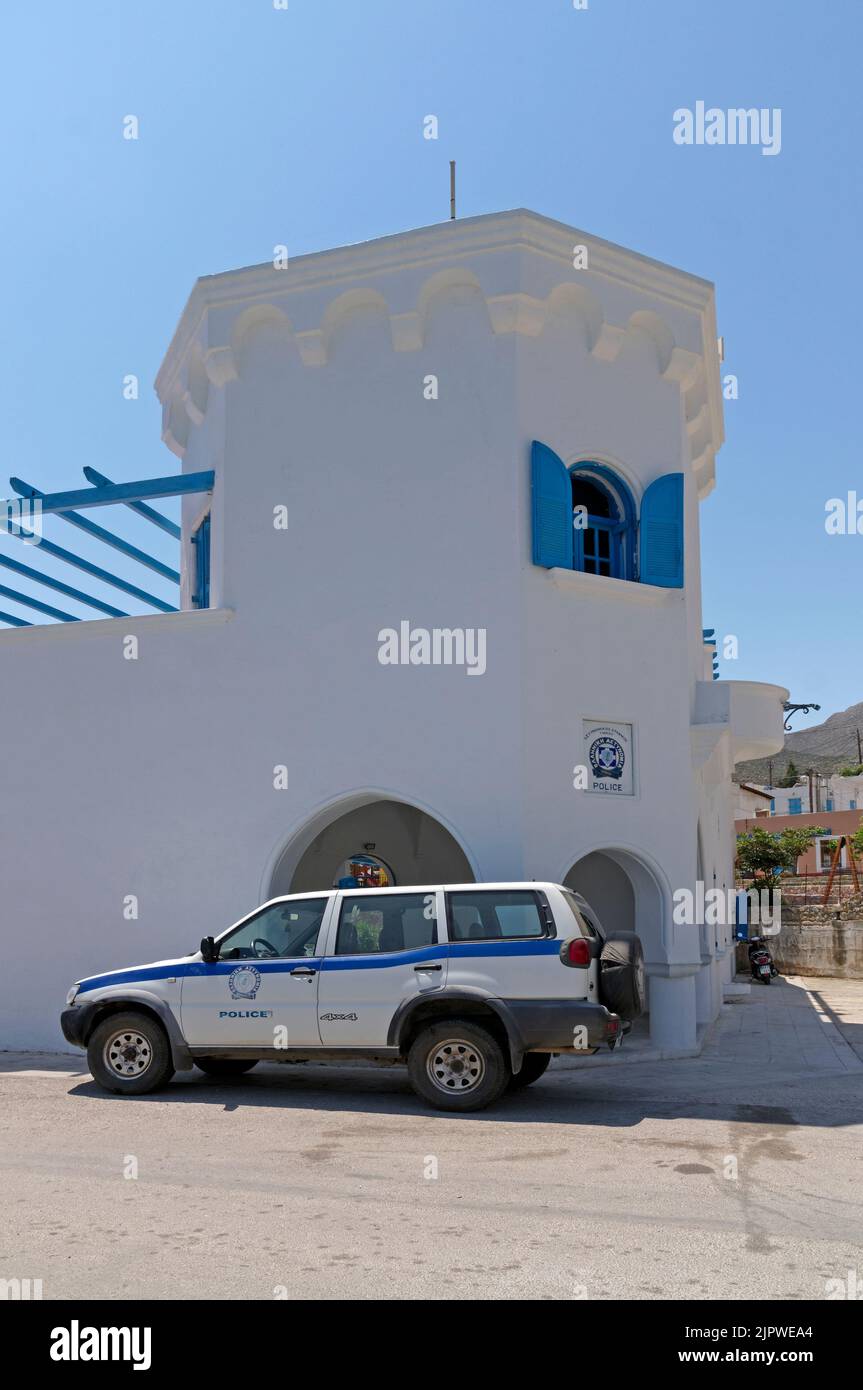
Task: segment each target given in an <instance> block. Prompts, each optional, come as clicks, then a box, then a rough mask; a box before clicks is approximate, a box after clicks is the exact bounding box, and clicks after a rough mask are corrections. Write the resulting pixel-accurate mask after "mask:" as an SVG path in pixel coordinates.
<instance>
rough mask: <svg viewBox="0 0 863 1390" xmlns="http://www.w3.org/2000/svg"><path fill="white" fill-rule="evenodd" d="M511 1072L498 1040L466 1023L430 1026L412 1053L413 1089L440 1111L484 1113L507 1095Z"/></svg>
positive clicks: (448, 1021)
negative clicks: (483, 1111) (477, 1111)
mask: <svg viewBox="0 0 863 1390" xmlns="http://www.w3.org/2000/svg"><path fill="white" fill-rule="evenodd" d="M511 1074H512V1073H511V1072H510V1069H509V1064H508V1062H507V1060H506V1058H505V1056H504V1053H503V1048H502V1047H501V1046H500V1044H499V1043H498V1042H497V1040H496V1039H495V1038H493V1037H492V1035H491V1033H489V1032H488V1031H487V1029H485V1028H482V1027H481V1026H480V1025H479V1024H476V1023H468V1022H467V1020H466V1019H459V1018H447V1019H442V1020H441V1021H440V1022H439V1023H431V1024H429V1025H428V1027H426V1028H424V1029H423V1030H422V1032H421V1033H419V1034H418V1035H417V1037H416V1038H415V1040H414V1042H413V1044H412V1046H411V1049H410V1052H409V1053H408V1076H409V1077H410V1082H411V1085H412V1086H413V1088H414V1090H415V1091H416V1093H417V1095H419V1096H422V1098H423V1100H427V1101H428V1102H429V1104H430V1105H433V1106H435V1107H436V1109H438V1110H460V1111H463V1112H465V1111H469V1110H483V1109H485V1107H486V1106H487V1105H491V1104H492V1102H493V1101H496V1100H497V1099H498V1097H499V1096H501V1095H502V1094H503V1092H504V1091H505V1090H506V1085H507V1082H508V1081H509V1078H510V1076H511Z"/></svg>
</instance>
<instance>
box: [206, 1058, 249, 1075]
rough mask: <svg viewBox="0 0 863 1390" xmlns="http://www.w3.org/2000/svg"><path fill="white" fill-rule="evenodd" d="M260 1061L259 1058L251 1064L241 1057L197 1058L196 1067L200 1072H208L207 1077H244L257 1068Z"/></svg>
mask: <svg viewBox="0 0 863 1390" xmlns="http://www.w3.org/2000/svg"><path fill="white" fill-rule="evenodd" d="M258 1060H259V1059H258V1058H257V1057H253V1058H252V1060H251V1061H250V1062H244V1061H243V1060H242V1058H239V1057H237V1058H234V1057H196V1058H195V1066H196V1067H197V1068H198V1069H199V1071H203V1072H206V1074H207V1076H242V1075H243V1073H244V1072H247V1071H251V1070H252V1067H256V1066H257V1065H258Z"/></svg>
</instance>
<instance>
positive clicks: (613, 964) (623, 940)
mask: <svg viewBox="0 0 863 1390" xmlns="http://www.w3.org/2000/svg"><path fill="white" fill-rule="evenodd" d="M599 994H600V998H601V1000H602V1002H603V1004H604V1005H605V1007H606V1008H607V1009H610V1010H611V1012H612V1013H615V1014H620V1017H621V1018H623V1019H627V1020H628V1021H630V1022H631V1021H632V1019H635V1018H638V1017H639V1015H640V1014H642V1013H643V1012H644V1004H645V999H644V952H643V951H642V949H641V942H640V941H639V939H638V937H637V936H636V934H635V932H616V933H615V935H614V936H610V937H609V938H608V939H607V941H606V942H605V944H604V946H603V948H602V954H601V955H600V957H599Z"/></svg>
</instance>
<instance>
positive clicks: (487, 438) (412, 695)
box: [0, 213, 781, 1046]
mask: <svg viewBox="0 0 863 1390" xmlns="http://www.w3.org/2000/svg"><path fill="white" fill-rule="evenodd" d="M573 239H575V240H576V241H584V240H585V238H584V236H583V234H580V233H576V232H574V231H573V230H572V229H567V228H561V227H559V225H558V224H556V223H549V222H546V221H545V220H544V219H540V218H536V217H534V216H533V215H532V214H523V213H516V214H504V215H501V216H500V217H496V218H479V219H473V220H472V221H471V222H468V223H457V224H452V225H451V226H448V225H446V224H445V225H444V226H443V227H440V228H430V229H425V230H423V231H422V232H418V233H411V234H407V235H406V236H404V237H394V238H387V239H385V240H384V241H382V242H379V243H372V244H370V246H367V247H359V248H348V249H345V250H340V251H335V252H332V253H325V254H323V255H320V256H313V257H305V258H303V259H302V261H301V262H298V263H296V264H295V265H294V266H293V267H291V269H289V271H287V272H282V273H281V274H282V275H283V276H284V277H285V278H284V279H282V280H279V279H278V275H279V272H275V271H273V270H272V269H269V268H267V267H259V268H254V269H253V270H251V271H243V272H236V273H235V274H233V275H229V276H225V277H213V278H212V279H211V280H208V281H204V282H200V283H199V285H198V287H196V290H195V292H194V294H193V297H192V300H191V301H190V305H189V306H188V308H187V311H186V314H185V315H184V318H183V320H182V321H181V324H180V327H179V329H178V332H177V334H176V335H175V339H174V342H173V344H172V347H171V350H170V352H169V355H168V358H167V359H166V364H165V366H164V367H163V369H162V373H161V374H160V378H159V391H160V394H161V397H162V400H163V403H164V406H165V437H166V441H167V442H168V443H169V445H170V446H171V447H172V448H173V449H174V451H175V452H176V453H177V454H178V455H180V456H181V457H182V467H183V468H184V469H186V470H188V471H196V470H198V469H201V468H211V467H212V468H215V469H216V474H217V479H216V486H215V491H214V495H213V501H212V516H213V589H212V602H213V604H214V606H215V611H210V612H204V613H182V614H178V615H171V616H168V617H145V618H139V619H129V620H126V619H117V620H110V621H105V622H92V623H86V624H83V623H82V624H78V625H75V626H74V627H66V628H51V629H48V628H46V629H38V630H37V629H28V630H26V631H21V632H3V633H0V680H2V688H3V691H4V707H5V711H6V717H7V728H9V729H11V730H19V729H31V730H34V731H38V738H36V739H35V740H34V751H33V753H32V755H31V754H28V753H27V752H25V751H23V749H22V753H21V756H18V757H15V758H13V759H12V760H11V761H10V763H9V764H8V765H7V768H6V776H5V777H4V788H3V800H2V815H3V824H2V828H0V854H2V881H3V884H4V918H5V921H4V925H5V927H6V931H7V936H11V937H13V938H14V942H15V947H14V952H13V958H14V960H15V962H16V964H15V969H14V971H13V972H12V973H11V974H7V976H6V978H5V979H4V981H3V985H2V989H3V1001H2V1010H3V1045H5V1046H51V1045H58V1043H59V1041H60V1036H59V1032H58V1027H57V1023H56V1019H57V1014H58V1012H59V1009H60V1008H61V1006H62V1002H63V998H64V995H65V991H66V989H67V987H68V985H69V984H70V983H71V982H72V981H73V980H74V979H76V978H78V977H80V976H81V975H83V974H86V973H89V972H93V971H94V970H96V969H103V968H104V969H107V968H111V967H114V966H121V965H124V964H131V963H133V962H135V961H140V960H145V959H157V958H159V957H163V956H170V955H175V954H178V953H182V952H183V951H185V950H191V949H193V948H194V947H195V946H196V944H197V942H198V940H199V939H200V937H201V936H202V935H203V934H205V933H216V932H218V931H219V930H221V929H222V928H223V927H224V926H226V925H227V924H228V923H229V922H230V921H231V920H233V919H234V918H236V917H237V916H239V915H240V914H241V913H242V912H244V911H246V910H248V909H250V908H251V907H252V906H254V904H255V903H256V902H257V901H259V900H260V899H261V897H262V896H264V895H265V894H266V893H267V892H268V891H269V888H270V883H271V875H272V873H273V871H274V868H275V866H276V865H277V863H278V861H279V858H280V855H281V853H282V852H283V850H284V848H285V846H286V845H287V844H288V842H289V841H291V839H292V837H294V836H295V835H297V834H298V833H299V832H301V830H302V827H303V826H304V825H306V824H307V823H308V822H309V821H310V820H311V819H312V818H313V817H320V818H321V819H322V822H323V820H326V818H327V812H326V810H325V808H328V807H331V806H333V807H335V806H338V805H342V804H344V805H347V804H349V798H350V797H351V796H353V795H358V794H365V795H368V794H369V793H374V794H377V795H379V796H381V797H384V798H395V799H397V800H398V799H402V800H406V801H408V802H410V803H411V804H413V805H415V806H418V807H419V808H420V809H422V810H425V811H427V812H428V813H429V814H431V815H433V816H434V817H436V818H437V819H439V820H440V821H441V823H442V824H443V825H444V826H445V827H446V829H447V830H448V831H449V832H450V833H451V834H453V835H454V836H455V838H456V839H457V840H458V842H459V843H460V845H461V846H462V848H463V850H464V853H465V855H466V857H467V860H468V862H469V863H470V864H472V865H474V866H475V869H476V873H477V876H478V877H484V878H508V877H511V878H522V877H528V878H530V877H536V878H552V879H562V878H563V877H564V875H565V874H566V873H567V871H568V870H569V869H570V868H571V867H572V865H573V864H574V863H575V862H576V861H577V860H578V859H579V858H581V857H582V856H583V855H584V854H586V853H588V852H590V851H594V850H602V849H607V848H609V849H613V850H614V851H615V853H617V854H618V855H619V856H620V857H621V858H620V862H622V863H625V864H627V865H628V870H627V871H628V872H629V873H630V874H631V875H632V876H633V882H634V888H635V893H636V898H637V901H638V903H639V904H640V906H639V908H638V911H637V920H638V926H639V931H641V932H642V934H643V938H644V942H645V952H646V955H647V958H648V962H649V963H650V967H651V970H652V971H653V972H654V974H655V975H656V977H657V978H659V979H661V980H662V981H663V984H662V987H661V988H659V987H657V989H656V991H655V998H656V999H657V1000H661V1001H662V1016H661V1017H660V1015H659V1013H657V1019H656V1032H657V1036H658V1037H660V1040H661V1041H663V1042H665V1043H667V1044H669V1045H671V1044H674V1043H680V1045H686V1044H687V1041H688V1040H689V1039H690V1038H691V1037H692V1032H693V1028H694V1021H695V1017H696V993H695V991H696V976H698V975H699V973H701V974H702V975H704V974H705V972H706V975H705V978H707V977H709V979H708V983H707V985H705V984H704V982H703V981H702V986H701V993H700V995H699V999H700V1000H701V1002H700V1003H699V1006H698V1007H699V1010H700V1013H699V1017H701V1016H702V1015H703V1014H704V1012H705V1010H706V1011H707V1012H709V1011H710V1009H711V1008H712V1009H713V1011H714V1012H715V1008H716V1007H718V998H719V994H718V987H717V984H716V982H717V981H718V979H719V975H720V966H719V965H717V964H714V961H715V949H714V946H713V944H709V945H708V946H705V943H704V941H703V939H702V937H703V934H702V933H699V931H698V928H697V927H695V928H683V927H680V928H678V927H675V926H674V925H673V924H672V923H671V920H670V898H671V893H672V892H673V891H674V889H675V888H677V887H680V886H687V885H690V884H692V883H693V881H694V879H695V877H696V870H697V850H696V842H697V827H698V825H699V823H700V824H701V832H702V854H703V857H704V861H705V876H707V875H712V874H713V873H714V872H715V873H716V874H717V876H718V880H719V881H721V882H725V881H727V882H729V883H730V882H731V881H732V879H731V855H732V845H731V831H730V827H731V822H732V816H731V809H730V807H731V803H730V800H729V798H730V788H729V786H728V781H727V778H728V774H729V772H730V768H731V765H732V762H731V760H732V757H733V746H734V727H733V709H732V708H731V702H730V700H729V701H727V702H726V706H725V707H722V703H721V700H720V702H719V705H716V704H715V700H713V697H711V700H712V702H708V706H707V710H708V714H707V718H706V719H705V717H702V715H700V714H699V710H701V709H703V697H700V698H701V701H702V703H701V704H699V696H698V691H699V689H700V686H699V683H700V682H703V678H704V674H705V661H704V650H703V646H702V642H701V626H702V617H701V601H700V576H699V552H698V535H697V530H698V498H699V495H704V494H705V493H706V491H707V490H709V488H710V486H711V485H712V478H713V455H714V453H715V450H716V449H717V448H718V447H719V443H720V442H721V412H720V408H719V404H718V402H719V393H718V363H717V362H716V356H715V352H716V349H715V324H714V322H713V300H712V290H711V287H710V286H709V285H706V284H705V282H703V281H699V280H695V279H693V278H692V277H688V276H685V275H682V274H680V273H678V272H675V271H672V270H670V269H669V268H667V267H661V266H657V265H656V264H655V263H653V262H648V261H644V260H643V258H640V257H637V256H634V255H632V254H631V253H629V252H625V251H622V250H620V249H619V248H613V247H608V246H606V245H605V244H604V243H601V242H595V243H591V246H592V259H591V266H592V267H594V266H595V269H592V270H591V272H590V273H588V272H584V271H579V272H574V271H573V269H572V260H571V250H570V248H571V245H572V243H573ZM432 373H433V374H435V375H436V376H437V377H438V380H439V399H437V400H434V401H430V400H427V399H425V398H424V392H423V385H424V380H425V379H426V378H427V376H428V375H429V374H432ZM714 377H716V382H714ZM533 438H539V439H542V440H543V441H544V442H546V443H547V444H549V445H550V446H551V447H552V448H554V449H555V450H557V451H558V452H559V453H560V454H561V456H562V457H563V458H564V459H565V460H566V461H567V462H568V463H572V462H574V461H576V460H577V459H579V458H590V459H598V460H600V461H607V462H609V463H611V464H612V465H613V466H615V467H616V468H618V469H619V471H620V473H621V474H622V476H623V477H624V478H626V479H627V481H628V482H629V483H630V485H631V487H632V491H633V493H634V494H635V497H636V500H638V499H639V498H640V496H641V493H642V492H643V490H644V488H645V487H646V486H647V485H648V484H649V482H650V481H652V479H653V478H655V477H656V476H658V475H659V474H661V473H667V472H672V471H683V472H684V473H685V475H686V494H685V495H686V517H687V537H686V585H685V588H684V589H683V590H669V591H666V590H659V589H653V590H650V591H648V590H647V589H645V588H644V587H643V586H640V585H635V584H621V583H619V582H618V581H611V580H609V581H597V580H595V579H591V577H590V576H581V575H575V574H571V573H568V574H562V573H561V572H559V571H547V570H544V569H540V568H538V567H536V566H534V565H533V564H532V563H531V556H530V491H529V489H530V476H529V446H530V441H531V440H532V439H533ZM165 471H167V470H165ZM280 504H284V505H286V506H287V507H288V509H289V518H290V520H289V527H288V530H287V531H280V530H276V529H274V527H273V508H274V507H276V506H278V505H280ZM200 511H201V499H200V498H189V499H187V500H186V501H185V503H184V511H183V515H184V532H185V539H184V551H185V560H186V563H187V564H188V551H189V546H188V535H189V532H190V529H191V527H193V526H194V525H195V524H196V523H197V521H198V519H199V516H200ZM184 595H185V597H186V599H188V582H185V583H184ZM402 620H408V621H410V623H411V624H412V625H413V626H421V627H425V628H429V629H432V628H435V627H446V628H452V627H464V628H469V627H481V628H484V629H485V630H486V632H487V671H486V673H485V674H484V675H482V676H476V677H473V676H469V675H467V673H466V671H465V670H464V669H463V668H458V667H446V666H438V667H435V666H419V667H417V666H398V667H391V666H383V665H381V664H380V663H379V661H378V640H377V638H378V632H379V631H380V629H382V628H385V627H394V628H398V626H399V623H400V621H402ZM128 634H135V635H137V637H138V639H139V654H138V659H137V660H135V661H128V660H126V659H125V658H124V645H123V639H124V637H125V636H127V635H128ZM722 684H724V683H722ZM770 689H771V690H772V689H774V688H772V687H771V688H770ZM771 701H772V704H771ZM750 704H751V702H750ZM773 704H775V705H776V710H775V723H776V730H777V731H778V730H779V728H780V724H781V721H780V719H779V703H778V699H777V697H776V696H775V695H774V696H769V695H767V696H765V698H764V699H763V700H762V704H761V706H758V703H757V701H756V702H755V705H756V708H755V714H754V715H753V714H752V711H751V709H749V705H747V710H748V711H749V713H748V715H747V717H748V718H750V716H751V719H750V722H752V720H754V724H755V725H757V726H758V727H755V728H753V729H750V730H749V732H748V736H750V737H754V738H756V741H757V738H758V737H760V738H761V739H762V742H763V743H764V746H765V747H767V748H768V749H770V750H771V751H772V750H773V746H774V742H775V745H776V747H777V748H778V747H779V746H781V733H778V742H776V736H775V735H774V734H773V714H772V713H771V710H772V705H773ZM759 710H760V714H759ZM583 717H592V718H605V717H609V718H615V719H620V720H625V721H627V722H630V723H632V724H633V726H634V734H635V749H636V758H637V786H636V795H635V796H633V797H631V798H626V799H624V798H615V799H613V800H611V799H608V798H601V797H599V796H596V795H590V794H587V793H584V792H576V791H574V790H573V786H572V780H573V779H572V769H573V766H574V765H575V764H576V763H578V762H580V761H581V759H582V745H581V720H582V718H583ZM759 719H760V721H761V722H760V725H759ZM693 720H696V721H698V726H697V728H696V729H695V731H693V728H692V721H693ZM746 756H751V754H747V755H746ZM281 764H284V765H286V766H287V768H288V787H287V789H286V790H278V791H277V790H275V789H274V787H273V770H274V768H275V767H276V766H277V765H281ZM333 814H335V812H333ZM355 848H356V847H355ZM379 849H380V852H381V853H382V854H384V857H387V853H386V846H384V845H381V846H379ZM711 881H712V880H711ZM130 894H133V895H135V896H136V897H137V900H138V917H137V920H126V918H125V916H124V901H125V899H126V898H127V895H130ZM639 913H640V914H641V915H640V916H639V915H638V914H639ZM721 968H722V969H723V970H724V969H725V966H722V967H721ZM652 997H654V996H653V995H652ZM705 999H707V1000H708V1001H709V1003H708V1004H707V1005H705V1003H704V1000H705ZM658 1007H659V1006H658V1005H657V1008H658Z"/></svg>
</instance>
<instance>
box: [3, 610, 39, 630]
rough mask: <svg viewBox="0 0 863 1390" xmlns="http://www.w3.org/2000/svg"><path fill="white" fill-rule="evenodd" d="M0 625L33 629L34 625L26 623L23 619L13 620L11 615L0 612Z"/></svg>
mask: <svg viewBox="0 0 863 1390" xmlns="http://www.w3.org/2000/svg"><path fill="white" fill-rule="evenodd" d="M0 623H9V625H10V627H32V626H33V624H32V623H28V622H25V620H24V619H23V618H13V617H12V614H11V613H2V612H0Z"/></svg>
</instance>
